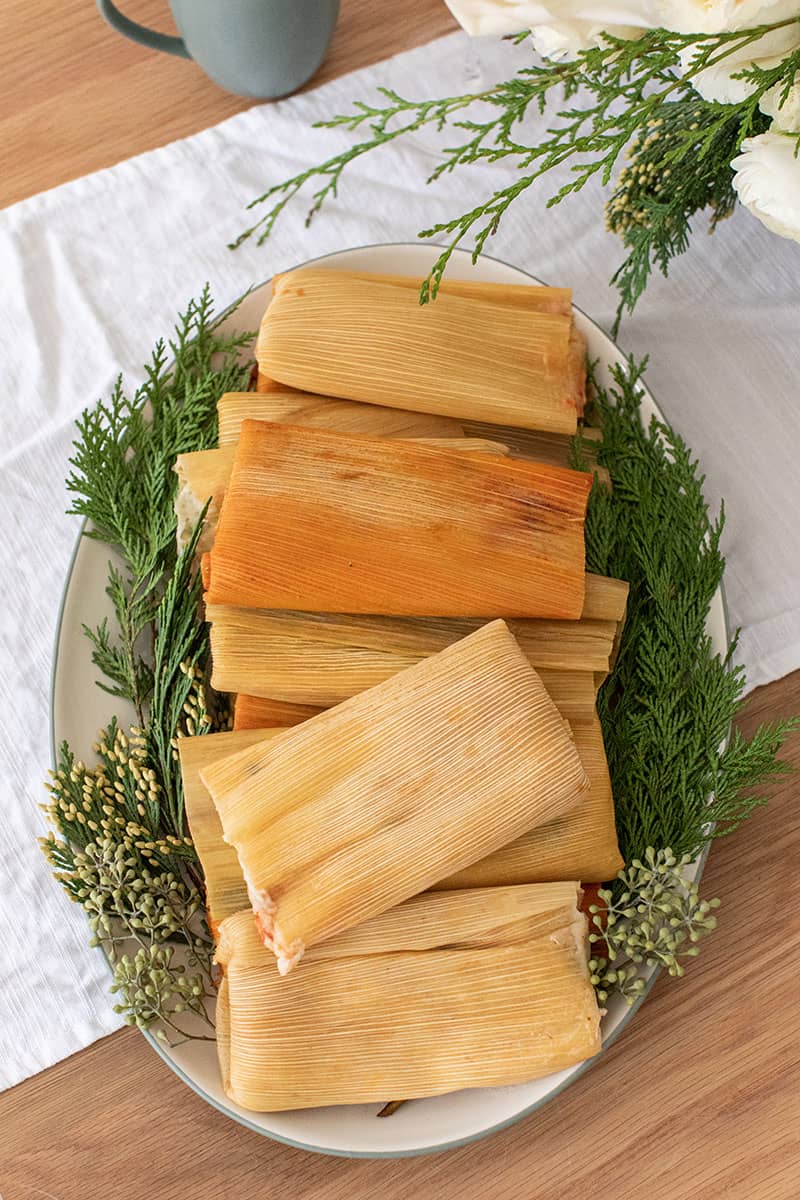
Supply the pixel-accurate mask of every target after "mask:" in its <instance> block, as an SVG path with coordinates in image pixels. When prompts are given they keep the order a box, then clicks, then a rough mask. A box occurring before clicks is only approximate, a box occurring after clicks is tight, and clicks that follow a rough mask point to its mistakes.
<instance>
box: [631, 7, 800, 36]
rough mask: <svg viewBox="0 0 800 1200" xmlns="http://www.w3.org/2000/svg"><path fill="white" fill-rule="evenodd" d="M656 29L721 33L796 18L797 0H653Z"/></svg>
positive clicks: (799, 10) (797, 10)
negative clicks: (655, 12)
mask: <svg viewBox="0 0 800 1200" xmlns="http://www.w3.org/2000/svg"><path fill="white" fill-rule="evenodd" d="M655 7H656V9H657V17H658V19H657V20H656V22H655V23H656V25H663V26H664V28H665V29H674V30H675V31H676V32H677V33H725V32H727V31H728V30H731V29H749V28H750V27H751V26H753V25H771V24H774V23H775V22H776V21H783V20H786V19H787V18H790V17H795V16H797V15H798V14H800V4H799V3H798V0H766V2H765V0H656V5H655Z"/></svg>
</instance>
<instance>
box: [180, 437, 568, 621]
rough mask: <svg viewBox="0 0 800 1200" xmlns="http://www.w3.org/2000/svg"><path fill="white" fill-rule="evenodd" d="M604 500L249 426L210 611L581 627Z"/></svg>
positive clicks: (483, 466) (512, 473)
mask: <svg viewBox="0 0 800 1200" xmlns="http://www.w3.org/2000/svg"><path fill="white" fill-rule="evenodd" d="M590 487H591V479H590V477H589V476H588V475H586V474H583V473H580V472H577V471H567V470H561V469H559V468H556V467H546V466H539V465H536V464H533V463H522V462H512V461H511V460H509V459H507V458H502V457H496V456H489V455H484V454H473V455H464V454H455V453H450V452H448V451H442V450H431V449H427V448H422V447H420V446H419V445H418V444H414V443H411V442H407V441H403V440H401V439H395V440H388V439H377V438H368V437H350V436H347V435H345V434H338V433H331V432H327V431H326V432H322V431H319V430H311V429H302V428H298V427H295V426H291V425H270V424H267V423H265V422H261V421H245V422H244V423H243V425H242V436H241V440H240V442H239V446H238V449H237V453H236V460H235V463H234V469H233V474H232V476H231V481H230V484H229V486H228V490H227V492H226V498H225V503H224V506H223V512H222V514H221V518H220V521H219V526H218V529H217V533H216V537H215V540H214V545H213V548H212V549H211V551H210V552H209V554H207V555H205V556H204V559H203V564H204V571H203V574H204V583H205V586H206V591H207V593H208V595H207V597H206V598H207V601H208V603H210V604H233V605H242V606H244V607H248V608H290V609H301V610H304V611H309V612H361V613H387V614H403V615H417V614H420V615H426V616H429V615H434V616H435V615H449V616H484V615H488V616H495V615H498V616H509V617H520V616H524V617H548V618H556V619H567V620H572V619H575V618H577V617H579V616H580V614H581V611H582V609H583V605H584V587H585V581H584V567H583V559H584V545H583V521H584V516H585V511H586V502H587V499H588V493H589V490H590ZM489 565H490V567H491V569H488V568H489Z"/></svg>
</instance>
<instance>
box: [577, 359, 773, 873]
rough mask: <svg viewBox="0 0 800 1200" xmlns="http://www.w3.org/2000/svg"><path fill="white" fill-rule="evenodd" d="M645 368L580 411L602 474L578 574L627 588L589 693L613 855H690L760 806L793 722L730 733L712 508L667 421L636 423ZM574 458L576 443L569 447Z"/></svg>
mask: <svg viewBox="0 0 800 1200" xmlns="http://www.w3.org/2000/svg"><path fill="white" fill-rule="evenodd" d="M644 367H645V364H644V363H641V364H639V365H637V364H635V363H634V362H633V361H630V362H629V363H628V364H627V366H626V367H625V368H617V369H616V370H615V371H614V383H613V385H612V386H611V387H610V388H602V387H598V386H597V384H596V383H595V384H594V386H593V393H594V394H593V401H592V413H591V419H592V421H593V422H597V423H598V424H599V425H600V426H601V427H602V429H603V439H602V442H600V443H598V449H597V460H598V462H599V463H600V464H601V465H603V466H605V467H606V468H607V469H608V471H609V474H610V477H611V480H612V484H613V489H612V490H611V491H609V490H608V489H607V488H606V487H605V486H604V485H603V484H602V483H601V482H599V481H596V482H595V484H594V486H593V488H592V493H591V496H590V500H589V510H588V515H587V521H586V550H587V566H588V568H589V570H592V571H597V572H599V573H600V574H604V575H612V576H615V577H616V578H619V579H626V580H628V582H629V585H630V595H629V603H628V613H627V618H626V622H625V630H624V636H623V639H622V645H621V648H620V652H619V657H618V659H617V662H616V665H615V667H614V670H613V672H612V674H611V676H610V678H609V679H608V680H607V682H606V683H605V684H604V685H603V687H602V688H601V689H600V693H599V696H598V712H599V715H600V719H601V722H602V725H603V735H604V739H605V744H606V754H607V757H608V765H609V770H610V772H611V779H612V784H613V791H614V800H615V807H616V814H617V832H618V834H619V839H620V848H621V850H622V855H623V858H624V859H625V861H626V862H628V863H630V862H632V861H633V860H634V859H641V858H642V857H643V856H644V855H645V853H646V851H647V848H648V847H655V848H656V849H659V848H665V847H670V848H671V850H672V851H673V852H674V853H675V854H676V855H677V856H678V857H680V856H682V855H684V854H688V855H690V856H691V857H692V858H693V857H694V856H695V855H696V854H698V853H699V852H700V851H701V850H702V849H703V847H704V846H705V845H706V844H707V842H708V841H709V840H710V839H711V838H715V837H721V836H723V835H724V834H727V833H730V832H732V831H733V830H734V829H736V828H737V827H738V826H739V825H740V824H741V823H742V821H743V820H744V819H745V818H746V817H747V816H748V815H749V814H750V812H752V810H753V809H754V808H755V807H757V806H758V805H760V804H763V803H764V802H765V797H764V796H763V795H762V794H759V793H757V792H754V791H753V789H754V788H755V787H757V786H758V785H759V784H763V783H765V782H767V781H769V780H770V779H774V778H775V777H777V776H780V775H781V774H782V773H783V772H785V771H786V770H788V767H787V766H786V765H785V764H784V763H782V762H780V761H779V760H778V759H777V757H776V756H777V754H778V752H779V750H780V747H781V745H782V743H783V741H784V740H785V738H786V736H787V734H788V733H789V732H790V731H791V730H792V729H794V728H796V727H797V722H796V721H783V722H777V723H775V724H772V725H763V726H761V727H760V728H759V729H758V730H757V731H756V733H755V734H754V736H753V737H752V738H750V739H747V738H745V737H744V736H743V735H742V734H741V733H740V732H738V731H737V732H734V733H733V734H732V735H731V736H730V738H729V740H728V742H727V745H725V747H724V749H723V743H724V742H725V740H726V738H728V735H729V733H730V729H731V724H732V722H733V720H734V718H735V717H736V714H737V713H738V711H739V709H740V706H741V700H742V693H743V690H744V684H745V678H744V672H743V670H742V668H741V667H735V666H733V665H732V655H733V652H734V649H735V645H736V638H735V637H734V640H733V641H732V643H731V645H730V646H729V647H728V649H727V652H726V653H725V654H723V655H720V654H718V653H717V652H716V651H715V650H714V648H713V646H712V643H711V639H710V637H709V636H708V634H707V633H706V617H707V614H708V610H709V605H710V603H711V600H712V597H713V596H714V593H715V592H716V590H717V588H718V586H719V584H720V581H721V579H722V574H723V570H724V566H725V560H724V558H723V556H722V553H721V550H720V538H721V535H722V529H723V514H722V513H720V515H719V516H718V517H716V518H712V517H711V516H710V515H709V512H708V508H707V505H706V502H705V499H704V497H703V482H704V479H703V477H702V476H701V475H700V473H699V470H698V465H697V463H696V462H695V461H694V460H693V458H692V456H691V453H690V451H689V449H688V447H687V446H686V444H685V442H684V441H683V440H682V438H680V437H679V436H678V434H677V433H676V432H675V431H674V430H673V429H671V428H670V427H669V426H668V425H665V424H663V423H662V422H660V421H656V420H652V421H650V422H649V423H643V422H642V420H641V402H642V387H641V380H642V374H643V371H644ZM576 454H578V455H579V454H580V445H579V444H577V445H576Z"/></svg>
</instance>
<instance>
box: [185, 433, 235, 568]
mask: <svg viewBox="0 0 800 1200" xmlns="http://www.w3.org/2000/svg"><path fill="white" fill-rule="evenodd" d="M235 455H236V447H235V446H224V447H223V448H222V449H220V450H194V451H191V452H190V453H188V454H179V455H178V457H177V458H176V459H175V473H176V474H177V476H178V491H177V493H176V496H175V515H176V517H177V518H178V528H177V538H178V550H179V551H180V550H182V549H183V547H184V546H185V545H187V543H188V542H189V540H190V539H191V536H192V533H193V532H194V528H195V526H196V524H197V522H198V520H199V519H200V514H201V512H202V511H203V508H204V506H205V504H206V502H207V501H208V508H207V510H206V517H205V521H204V523H203V529H202V531H201V533H200V537H199V539H198V542H197V553H198V554H204V553H205V552H206V551H207V550H210V549H211V547H212V546H213V544H214V535H215V533H216V528H217V522H218V521H219V514H220V509H221V508H222V501H223V499H224V497H225V490H226V488H227V486H228V482H229V481H230V477H231V471H232V470H233V460H234V457H235Z"/></svg>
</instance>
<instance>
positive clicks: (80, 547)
mask: <svg viewBox="0 0 800 1200" xmlns="http://www.w3.org/2000/svg"><path fill="white" fill-rule="evenodd" d="M435 255H436V250H435V248H434V247H430V246H423V245H419V244H410V245H404V244H400V245H389V246H366V247H363V248H360V249H357V250H344V251H341V252H340V253H338V254H331V255H328V256H326V257H325V258H322V259H318V260H316V261H317V262H319V263H324V265H325V266H326V267H332V268H338V269H341V270H362V271H375V272H387V273H394V274H405V275H416V276H424V275H426V274H427V272H428V270H429V269H430V266H431V263H432V262H433V260H434V257H435ZM448 273H449V276H450V277H451V278H471V279H480V280H487V281H490V282H496V283H527V284H535V283H536V282H537V280H535V279H532V278H531V276H529V275H527V274H525V273H524V272H523V271H520V270H517V269H516V268H514V267H510V266H507V265H506V264H505V263H501V262H498V261H497V260H495V259H491V258H487V257H482V258H481V259H480V261H479V262H478V264H477V266H476V267H474V268H473V267H472V265H471V263H470V259H469V255H468V254H467V253H466V252H465V251H457V252H456V254H454V256H453V258H452V259H451V263H450V267H449V272H448ZM269 294H270V285H269V284H265V285H264V286H263V287H260V288H258V289H257V290H256V291H254V292H252V293H251V294H250V295H249V296H248V297H247V299H246V300H245V301H244V303H243V304H242V306H241V307H240V308H239V309H238V311H237V312H236V313H235V314H234V316H232V317H231V318H229V323H230V327H231V330H233V329H234V328H239V329H255V328H257V327H258V324H259V322H260V319H261V316H262V314H263V312H264V309H265V307H266V303H267V300H268V297H269ZM575 320H576V323H577V325H578V327H579V329H581V331H582V332H583V333H584V334H585V336H586V338H587V341H588V346H589V356H590V358H592V359H596V360H597V361H598V363H599V379H600V381H601V382H602V383H604V384H606V383H610V382H611V376H610V368H611V367H612V366H613V365H615V364H617V363H621V362H622V361H623V358H622V355H621V354H620V352H619V350H618V349H617V348H616V346H615V345H614V343H613V342H612V341H611V340H610V339H609V338H608V337H606V335H605V334H604V333H603V332H602V331H601V330H600V329H598V327H597V326H596V325H594V324H593V323H592V321H590V320H589V318H588V317H586V316H584V314H583V313H581V312H580V311H577V310H576V313H575ZM144 349H145V347H143V350H144ZM642 413H643V416H644V417H645V419H649V418H650V416H651V415H656V416H658V417H660V416H661V413H660V411H659V409H658V407H657V406H656V404H655V401H654V400H653V399H652V397H651V396H649V395H648V394H645V396H644V400H643V404H642ZM108 558H109V551H108V548H107V547H106V546H105V545H103V544H102V543H99V542H95V541H92V540H90V539H88V538H79V540H78V544H77V546H76V549H75V554H74V557H73V561H72V564H71V566H70V571H69V575H68V578H67V583H66V589H65V594H64V600H63V606H62V613H61V619H60V623H59V629H58V633H57V641H56V656H55V665H54V673H53V694H52V736H53V747H54V748H55V746H56V745H58V744H59V743H60V742H61V740H62V739H66V740H67V741H68V742H69V743H70V745H71V746H72V747H73V749H74V750H75V752H76V754H77V755H78V757H81V758H84V759H86V760H87V761H90V760H91V757H92V749H91V748H92V743H93V742H94V740H95V738H96V734H97V730H98V729H100V728H101V727H103V726H105V725H106V724H107V723H108V721H109V719H110V717H111V716H112V715H113V714H114V713H115V712H116V713H118V715H119V716H120V718H121V719H122V720H123V721H125V720H126V718H127V716H128V714H126V713H125V712H123V711H121V706H120V704H119V703H118V702H115V701H112V700H110V699H109V697H108V696H107V695H106V694H105V693H104V692H102V691H101V690H100V689H99V688H97V687H96V686H95V678H96V674H97V672H96V670H95V668H94V667H93V665H92V661H91V652H90V646H89V643H88V641H87V639H86V638H85V637H84V636H83V634H82V632H81V624H82V622H86V623H87V624H89V625H95V624H97V623H98V622H99V621H101V620H102V618H103V617H104V616H109V617H110V616H111V615H112V614H111V609H110V605H109V602H108V599H107V597H106V595H105V584H106V570H107V568H106V564H107V562H108ZM708 630H709V633H710V635H711V637H712V640H713V644H714V649H715V651H718V652H719V653H721V654H724V652H725V650H726V647H727V633H726V623H725V611H724V604H723V598H722V593H721V591H720V592H718V593H717V595H716V596H715V597H714V600H713V602H712V605H711V612H710V615H709V622H708ZM54 754H55V750H54ZM650 982H652V980H651V981H650ZM110 1003H111V997H109V1004H110ZM634 1012H635V1008H634V1009H629V1008H628V1007H627V1006H626V1005H625V1004H624V1002H622V1001H620V1000H619V998H618V997H617V998H615V999H614V1000H613V1001H612V1002H611V1003H610V1004H609V1011H608V1014H607V1015H606V1017H605V1018H604V1021H603V1044H604V1046H607V1045H608V1044H609V1042H610V1041H611V1040H612V1039H613V1038H615V1037H616V1036H618V1034H619V1033H620V1032H621V1031H622V1029H623V1028H624V1026H625V1025H626V1024H627V1023H628V1021H629V1020H630V1018H631V1017H632V1015H633V1013H634ZM147 1036H148V1040H149V1041H150V1043H151V1045H152V1046H153V1047H154V1048H155V1049H156V1050H157V1051H158V1053H159V1054H161V1056H162V1057H163V1058H164V1059H165V1061H166V1062H167V1063H169V1065H170V1067H171V1068H172V1069H173V1070H174V1071H175V1073H176V1074H177V1075H179V1076H180V1078H181V1079H183V1080H184V1081H185V1082H186V1083H187V1084H189V1086H190V1087H192V1088H193V1089H194V1090H195V1091H196V1092H197V1093H198V1095H200V1096H202V1097H203V1098H204V1099H205V1100H207V1101H208V1102H209V1104H213V1105H214V1106H215V1107H216V1108H218V1109H219V1110H220V1111H221V1112H223V1113H226V1114H227V1115H228V1116H230V1117H232V1118H233V1119H234V1120H236V1121H240V1122H241V1123H242V1124H243V1125H246V1126H247V1127H248V1128H250V1129H253V1130H255V1131H256V1132H258V1133H263V1134H266V1135H267V1136H268V1137H271V1138H275V1139H276V1140H277V1141H282V1142H287V1143H288V1144H290V1145H293V1146H299V1147H302V1148H303V1149H306V1150H315V1151H318V1152H320V1153H326V1154H338V1155H345V1156H349V1157H354V1158H359V1157H365V1158H380V1157H401V1156H404V1155H413V1154H425V1153H430V1152H433V1151H437V1150H445V1149H449V1148H452V1147H455V1146H460V1145H463V1144H464V1143H465V1142H469V1141H472V1140H474V1139H475V1138H479V1137H483V1136H485V1135H486V1134H488V1133H492V1132H494V1131H495V1130H498V1129H502V1128H503V1127H504V1126H506V1125H509V1124H511V1123H512V1122H514V1121H517V1120H519V1118H520V1117H522V1116H525V1115H526V1114H528V1113H531V1112H533V1111H534V1109H536V1108H538V1107H539V1105H541V1104H543V1103H544V1102H545V1101H546V1100H548V1099H550V1098H551V1097H552V1096H555V1095H556V1094H557V1093H558V1092H560V1091H562V1089H563V1088H565V1087H566V1086H567V1085H568V1084H569V1083H571V1082H572V1081H573V1080H574V1079H576V1078H577V1077H578V1076H579V1075H581V1074H582V1073H583V1072H584V1071H585V1070H586V1069H587V1067H588V1066H589V1065H590V1063H582V1064H581V1065H579V1066H576V1067H572V1068H570V1069H569V1070H566V1071H560V1072H558V1073H557V1074H555V1075H549V1076H548V1077H547V1078H546V1079H538V1080H536V1081H534V1082H533V1083H525V1084H519V1085H517V1086H514V1087H501V1088H485V1089H473V1090H471V1091H462V1092H456V1093H453V1094H451V1095H448V1096H439V1097H436V1098H433V1099H429V1100H416V1101H414V1102H413V1103H410V1104H407V1105H405V1106H404V1107H403V1108H401V1109H400V1110H399V1111H398V1112H397V1113H395V1115H394V1116H392V1117H390V1118H388V1119H385V1120H377V1119H376V1116H375V1114H376V1112H377V1106H374V1105H354V1106H348V1107H337V1108H321V1109H311V1110H306V1111H297V1112H286V1113H264V1114H257V1113H251V1112H247V1111H246V1110H244V1109H241V1108H239V1107H237V1106H236V1105H235V1104H232V1103H231V1102H230V1101H229V1100H228V1099H227V1097H226V1096H225V1095H224V1093H223V1091H222V1087H221V1084H220V1078H219V1072H218V1069H217V1061H216V1054H215V1051H214V1047H213V1045H210V1044H208V1043H201V1042H190V1043H186V1044H184V1045H183V1046H180V1047H178V1048H177V1049H174V1050H169V1049H164V1048H163V1047H162V1046H161V1045H160V1044H159V1043H158V1042H156V1040H155V1038H153V1037H151V1036H150V1035H147ZM319 1069H320V1070H321V1071H324V1070H325V1064H324V1063H320V1064H319ZM388 1099H390V1097H388V1096H387V1100H388Z"/></svg>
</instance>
